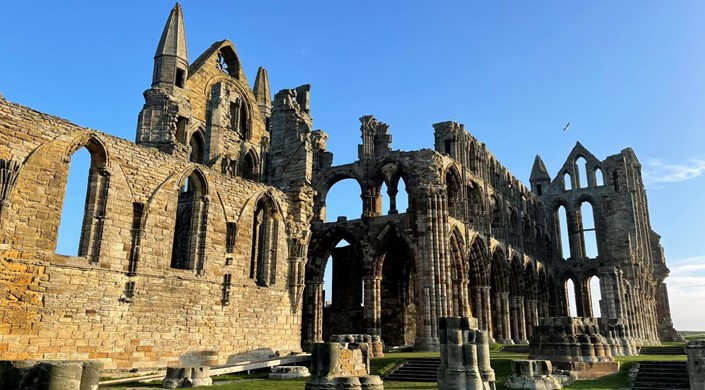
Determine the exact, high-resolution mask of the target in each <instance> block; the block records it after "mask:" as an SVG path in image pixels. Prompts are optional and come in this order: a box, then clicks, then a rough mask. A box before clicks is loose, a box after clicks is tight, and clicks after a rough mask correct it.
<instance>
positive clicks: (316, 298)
mask: <svg viewBox="0 0 705 390" xmlns="http://www.w3.org/2000/svg"><path fill="white" fill-rule="evenodd" d="M306 295H307V299H306V301H307V302H310V303H309V304H308V305H307V307H306V310H307V315H308V318H309V321H308V323H307V324H306V333H307V334H306V335H304V337H305V342H306V343H307V344H311V343H320V342H323V305H324V303H325V302H324V299H325V297H324V296H323V282H318V281H310V282H308V285H307V286H306Z"/></svg>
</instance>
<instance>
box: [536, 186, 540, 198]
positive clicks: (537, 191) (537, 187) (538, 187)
mask: <svg viewBox="0 0 705 390" xmlns="http://www.w3.org/2000/svg"><path fill="white" fill-rule="evenodd" d="M536 195H538V196H541V184H537V185H536Z"/></svg>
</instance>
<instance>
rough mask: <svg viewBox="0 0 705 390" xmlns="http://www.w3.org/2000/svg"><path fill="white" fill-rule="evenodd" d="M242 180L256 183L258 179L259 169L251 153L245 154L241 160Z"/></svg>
mask: <svg viewBox="0 0 705 390" xmlns="http://www.w3.org/2000/svg"><path fill="white" fill-rule="evenodd" d="M240 172H242V178H243V179H247V180H253V181H257V180H258V178H259V167H258V165H257V160H256V158H255V156H254V154H253V152H250V153H247V154H246V155H245V157H244V158H243V160H242V169H241V170H240Z"/></svg>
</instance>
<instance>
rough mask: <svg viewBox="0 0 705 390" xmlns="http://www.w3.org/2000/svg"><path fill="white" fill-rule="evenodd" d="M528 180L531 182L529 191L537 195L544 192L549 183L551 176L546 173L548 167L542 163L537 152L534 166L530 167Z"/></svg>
mask: <svg viewBox="0 0 705 390" xmlns="http://www.w3.org/2000/svg"><path fill="white" fill-rule="evenodd" d="M529 182H531V191H533V192H534V193H535V194H536V195H538V196H541V195H542V194H543V193H544V192H546V191H547V190H548V187H549V185H550V184H551V176H550V175H549V174H548V169H546V165H544V163H543V160H541V156H539V155H538V154H537V155H536V158H535V159H534V166H533V167H532V168H531V177H529Z"/></svg>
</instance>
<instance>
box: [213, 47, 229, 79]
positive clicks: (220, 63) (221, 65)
mask: <svg viewBox="0 0 705 390" xmlns="http://www.w3.org/2000/svg"><path fill="white" fill-rule="evenodd" d="M215 67H216V68H217V69H218V70H219V71H221V72H223V73H225V74H230V65H229V64H228V61H226V60H225V56H224V55H223V53H221V52H218V57H217V58H216V65H215Z"/></svg>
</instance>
